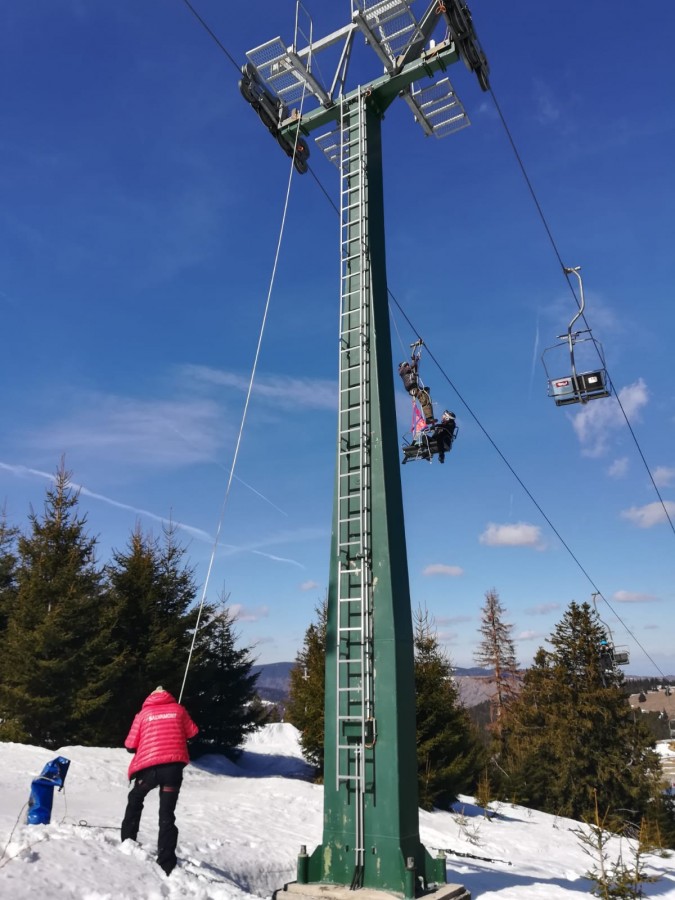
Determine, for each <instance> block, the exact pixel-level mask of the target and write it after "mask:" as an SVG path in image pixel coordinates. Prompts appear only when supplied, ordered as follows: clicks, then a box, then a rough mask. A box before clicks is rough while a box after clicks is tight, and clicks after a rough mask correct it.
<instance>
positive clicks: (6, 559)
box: [0, 509, 19, 654]
mask: <svg viewBox="0 0 675 900" xmlns="http://www.w3.org/2000/svg"><path fill="white" fill-rule="evenodd" d="M18 535H19V529H18V528H15V527H13V526H11V525H9V524H8V522H7V514H6V510H4V509H3V510H2V512H0V654H1V653H2V642H3V639H4V636H5V631H6V630H7V622H8V620H9V616H10V613H11V610H12V608H13V606H14V601H15V600H16V589H17V581H16V568H17V561H18V560H17V555H16V541H17V538H18Z"/></svg>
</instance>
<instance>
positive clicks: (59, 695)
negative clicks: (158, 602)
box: [0, 462, 119, 748]
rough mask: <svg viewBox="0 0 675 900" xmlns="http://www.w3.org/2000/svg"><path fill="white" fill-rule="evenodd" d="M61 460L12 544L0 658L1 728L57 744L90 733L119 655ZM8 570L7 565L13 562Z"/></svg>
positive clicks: (91, 547) (88, 738)
mask: <svg viewBox="0 0 675 900" xmlns="http://www.w3.org/2000/svg"><path fill="white" fill-rule="evenodd" d="M78 500H79V494H78V492H76V491H73V490H72V489H71V486H70V473H69V472H67V471H66V470H65V467H64V464H63V462H62V463H61V465H60V467H59V469H58V470H57V472H56V477H55V480H54V485H53V487H51V488H49V489H48V490H47V493H46V500H45V504H44V514H43V516H42V517H40V516H38V515H37V514H36V513H34V512H32V511H31V513H30V516H29V522H30V533H29V534H28V535H27V536H20V537H19V539H18V544H17V552H18V560H17V564H16V570H15V573H16V592H15V596H14V598H13V602H12V605H11V608H10V611H9V615H8V621H7V628H6V632H5V639H4V646H3V654H2V660H1V661H0V673H1V675H2V679H1V684H0V718H1V719H2V720H3V721H2V724H0V737H1V738H3V739H5V740H15V741H22V742H31V743H35V744H40V745H42V746H46V747H49V748H56V747H59V746H61V745H63V744H67V743H90V742H92V740H93V739H94V735H95V732H96V727H97V724H98V722H99V721H100V719H101V717H102V716H103V715H104V713H105V709H106V705H107V703H108V701H109V699H110V693H109V686H110V682H111V679H112V677H113V675H114V672H115V667H116V666H117V665H118V664H119V660H118V659H116V658H115V654H114V650H113V648H112V645H111V641H110V629H111V625H112V623H111V618H110V610H109V608H108V606H107V604H106V603H105V598H104V594H103V590H102V575H101V571H100V570H99V569H98V567H97V564H96V559H95V547H96V540H95V539H94V538H90V537H88V536H87V534H86V532H85V525H86V517H85V516H80V515H79V514H78ZM10 570H11V567H10Z"/></svg>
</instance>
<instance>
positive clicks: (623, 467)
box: [607, 456, 628, 478]
mask: <svg viewBox="0 0 675 900" xmlns="http://www.w3.org/2000/svg"><path fill="white" fill-rule="evenodd" d="M627 471H628V457H627V456H622V457H621V458H620V459H615V460H614V462H613V463H612V464H611V466H610V467H609V469H607V474H608V475H609V477H610V478H623V476H624V475H625V474H626V472H627Z"/></svg>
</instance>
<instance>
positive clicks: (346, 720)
mask: <svg viewBox="0 0 675 900" xmlns="http://www.w3.org/2000/svg"><path fill="white" fill-rule="evenodd" d="M364 104H365V98H364V96H363V95H362V94H361V92H359V99H358V103H355V104H354V105H353V106H352V107H351V108H350V109H347V107H346V104H344V102H343V103H342V108H341V112H340V125H339V131H340V258H341V310H340V413H339V449H338V500H339V502H338V522H337V531H338V538H337V540H338V546H337V552H338V559H339V566H338V570H339V576H338V577H339V584H338V626H337V654H336V658H337V672H336V677H337V723H336V724H337V730H336V733H337V741H336V752H337V760H336V777H337V785H336V787H337V789H338V790H339V789H340V787H341V786H346V789H347V790H348V791H349V792H350V802H351V801H352V799H353V801H354V803H355V854H356V870H357V871H360V870H362V868H363V854H364V836H363V832H364V809H365V794H366V789H367V767H368V757H369V751H370V750H372V747H373V744H374V741H375V719H374V710H373V653H372V647H373V643H372V630H373V629H372V582H373V578H372V550H371V521H370V519H371V508H372V503H371V459H370V454H371V408H370V346H369V341H370V259H369V254H368V249H367V248H368V240H367V238H368V234H367V228H368V209H367V184H366V178H367V170H366V129H365V108H364Z"/></svg>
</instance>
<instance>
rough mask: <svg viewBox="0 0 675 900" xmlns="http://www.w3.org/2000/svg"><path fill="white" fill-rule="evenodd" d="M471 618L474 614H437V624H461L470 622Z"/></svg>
mask: <svg viewBox="0 0 675 900" xmlns="http://www.w3.org/2000/svg"><path fill="white" fill-rule="evenodd" d="M471 620H472V616H437V618H436V624H437V625H440V626H445V625H459V624H460V623H461V622H470V621H471Z"/></svg>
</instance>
